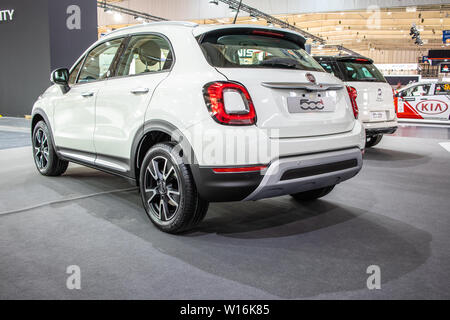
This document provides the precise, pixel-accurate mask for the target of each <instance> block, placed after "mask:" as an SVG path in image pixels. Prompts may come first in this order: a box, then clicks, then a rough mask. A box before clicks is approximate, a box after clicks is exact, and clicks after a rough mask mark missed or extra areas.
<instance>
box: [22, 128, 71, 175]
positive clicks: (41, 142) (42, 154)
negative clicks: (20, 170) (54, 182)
mask: <svg viewBox="0 0 450 320" xmlns="http://www.w3.org/2000/svg"><path fill="white" fill-rule="evenodd" d="M31 140H32V146H33V159H34V164H35V165H36V168H37V169H38V171H39V172H40V173H41V174H42V175H44V176H53V177H54V176H60V175H62V174H63V173H64V172H66V170H67V166H68V165H69V162H68V161H65V160H61V159H59V157H58V155H57V154H56V151H55V147H54V146H53V142H52V141H53V140H52V137H51V132H50V130H48V127H47V124H46V123H45V122H44V121H39V122H38V123H37V124H36V126H35V127H34V128H33V136H32V139H31Z"/></svg>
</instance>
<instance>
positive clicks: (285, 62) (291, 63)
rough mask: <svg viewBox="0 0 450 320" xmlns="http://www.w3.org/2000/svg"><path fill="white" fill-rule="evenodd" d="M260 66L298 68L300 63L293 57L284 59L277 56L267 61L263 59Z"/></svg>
mask: <svg viewBox="0 0 450 320" xmlns="http://www.w3.org/2000/svg"><path fill="white" fill-rule="evenodd" d="M259 65H260V66H278V67H280V66H281V67H289V68H297V67H298V66H299V63H298V62H297V61H295V60H292V59H283V58H278V59H277V58H275V59H269V60H266V61H262V62H261V63H260V64H259Z"/></svg>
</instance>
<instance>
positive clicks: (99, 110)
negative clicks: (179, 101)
mask: <svg viewBox="0 0 450 320" xmlns="http://www.w3.org/2000/svg"><path fill="white" fill-rule="evenodd" d="M172 57H173V53H172V49H171V46H170V43H169V41H168V40H167V39H166V38H164V37H163V36H161V35H155V34H140V35H135V36H131V37H129V39H128V42H127V44H126V49H125V50H123V52H122V54H121V57H120V58H119V59H118V60H117V65H116V66H115V68H114V76H113V77H111V78H110V79H108V80H107V81H106V84H105V86H103V87H101V88H100V90H99V92H98V96H97V102H96V117H95V119H96V126H95V134H94V144H95V149H96V151H97V159H96V165H98V166H102V167H106V168H108V169H112V170H116V171H120V172H123V173H125V172H128V171H129V169H130V164H129V158H130V150H131V146H132V143H133V139H134V137H135V135H136V132H137V131H138V130H139V129H141V128H142V127H143V124H144V118H145V113H146V110H147V106H148V105H149V102H150V99H151V97H152V94H153V92H154V90H155V88H156V87H157V86H158V85H159V84H160V83H161V81H163V80H164V79H165V78H166V77H167V76H168V74H169V71H170V69H171V66H172V64H173V58H172Z"/></svg>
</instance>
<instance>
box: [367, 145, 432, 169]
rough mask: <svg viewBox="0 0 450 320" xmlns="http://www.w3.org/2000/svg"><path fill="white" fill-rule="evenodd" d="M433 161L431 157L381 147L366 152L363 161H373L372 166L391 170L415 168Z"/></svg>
mask: <svg viewBox="0 0 450 320" xmlns="http://www.w3.org/2000/svg"><path fill="white" fill-rule="evenodd" d="M430 160H431V155H429V154H421V153H412V152H404V151H398V150H392V149H385V148H380V147H373V148H369V149H366V150H365V153H364V156H363V161H371V166H373V167H378V166H387V167H390V168H399V167H414V166H418V165H422V164H425V163H427V162H429V161H430Z"/></svg>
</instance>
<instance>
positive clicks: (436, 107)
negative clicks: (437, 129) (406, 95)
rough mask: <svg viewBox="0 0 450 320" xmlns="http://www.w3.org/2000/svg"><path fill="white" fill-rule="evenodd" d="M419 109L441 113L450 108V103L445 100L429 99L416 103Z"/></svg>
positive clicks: (427, 112) (430, 112) (421, 111)
mask: <svg viewBox="0 0 450 320" xmlns="http://www.w3.org/2000/svg"><path fill="white" fill-rule="evenodd" d="M416 109H417V111H419V112H420V113H424V114H440V113H444V112H445V111H447V109H448V105H447V104H446V103H445V102H444V101H439V100H427V101H422V102H420V103H418V104H417V105H416Z"/></svg>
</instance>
